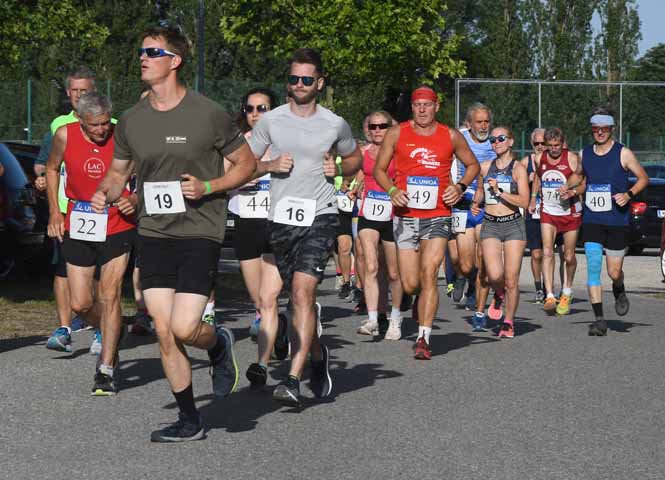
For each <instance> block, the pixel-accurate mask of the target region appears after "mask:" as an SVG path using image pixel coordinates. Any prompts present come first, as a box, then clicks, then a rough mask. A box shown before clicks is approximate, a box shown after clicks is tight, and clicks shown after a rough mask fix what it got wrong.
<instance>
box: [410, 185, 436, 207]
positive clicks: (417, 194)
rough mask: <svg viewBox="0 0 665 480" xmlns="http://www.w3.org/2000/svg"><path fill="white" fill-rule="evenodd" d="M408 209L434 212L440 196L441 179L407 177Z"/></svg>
mask: <svg viewBox="0 0 665 480" xmlns="http://www.w3.org/2000/svg"><path fill="white" fill-rule="evenodd" d="M406 193H407V194H408V196H409V203H408V205H407V207H409V208H414V209H418V210H434V209H435V208H436V202H437V199H438V196H439V179H438V178H436V177H407V179H406Z"/></svg>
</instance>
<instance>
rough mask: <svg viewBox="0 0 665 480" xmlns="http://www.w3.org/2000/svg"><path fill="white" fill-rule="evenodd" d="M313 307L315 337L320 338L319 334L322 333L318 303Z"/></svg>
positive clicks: (319, 305)
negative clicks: (314, 309)
mask: <svg viewBox="0 0 665 480" xmlns="http://www.w3.org/2000/svg"><path fill="white" fill-rule="evenodd" d="M315 307H316V336H317V337H319V338H321V334H322V333H323V325H321V304H320V303H319V302H316V304H315Z"/></svg>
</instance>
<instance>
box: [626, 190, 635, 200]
mask: <svg viewBox="0 0 665 480" xmlns="http://www.w3.org/2000/svg"><path fill="white" fill-rule="evenodd" d="M626 195H628V197H629V198H634V197H635V194H634V193H633V192H632V191H631V190H628V191H627V192H626Z"/></svg>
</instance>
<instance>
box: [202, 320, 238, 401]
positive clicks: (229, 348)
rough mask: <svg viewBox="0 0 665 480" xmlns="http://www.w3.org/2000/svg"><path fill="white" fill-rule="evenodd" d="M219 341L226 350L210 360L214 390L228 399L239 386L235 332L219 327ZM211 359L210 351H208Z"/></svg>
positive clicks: (219, 395) (217, 394)
mask: <svg viewBox="0 0 665 480" xmlns="http://www.w3.org/2000/svg"><path fill="white" fill-rule="evenodd" d="M217 341H218V342H220V343H222V344H223V346H224V348H223V350H222V353H220V354H219V356H218V357H217V358H210V376H211V377H212V389H213V391H214V392H215V395H216V396H218V397H228V396H229V395H230V394H231V392H233V390H234V389H235V388H236V385H238V364H237V363H236V358H235V355H234V353H233V342H234V339H233V332H231V330H229V329H228V328H226V327H217ZM208 356H209V357H210V350H208Z"/></svg>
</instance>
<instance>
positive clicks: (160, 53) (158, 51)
mask: <svg viewBox="0 0 665 480" xmlns="http://www.w3.org/2000/svg"><path fill="white" fill-rule="evenodd" d="M143 54H145V55H146V57H148V58H159V57H175V56H176V55H177V53H173V52H169V51H168V50H165V49H163V48H157V47H148V48H139V58H140V57H142V56H143Z"/></svg>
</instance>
